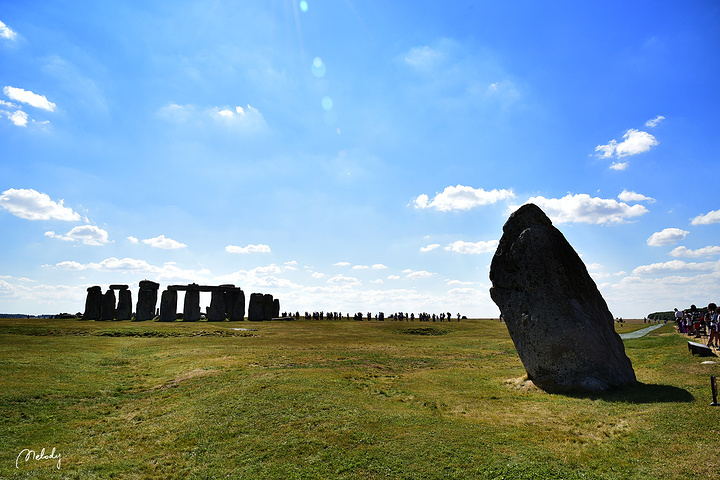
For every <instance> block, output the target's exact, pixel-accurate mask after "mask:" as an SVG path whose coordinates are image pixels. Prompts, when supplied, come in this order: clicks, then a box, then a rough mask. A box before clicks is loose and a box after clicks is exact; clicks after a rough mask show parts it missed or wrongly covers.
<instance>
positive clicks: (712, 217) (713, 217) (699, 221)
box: [690, 210, 720, 225]
mask: <svg viewBox="0 0 720 480" xmlns="http://www.w3.org/2000/svg"><path fill="white" fill-rule="evenodd" d="M713 223H720V210H713V211H711V212H708V213H706V214H705V215H698V216H697V217H695V218H693V219H692V220H691V221H690V225H710V224H713Z"/></svg>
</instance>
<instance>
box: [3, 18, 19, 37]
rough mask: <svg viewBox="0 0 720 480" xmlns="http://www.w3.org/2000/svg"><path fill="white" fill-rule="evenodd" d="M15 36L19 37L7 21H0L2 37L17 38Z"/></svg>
mask: <svg viewBox="0 0 720 480" xmlns="http://www.w3.org/2000/svg"><path fill="white" fill-rule="evenodd" d="M15 37H17V33H15V32H14V31H13V30H12V29H11V28H10V27H8V26H7V25H5V23H3V22H1V21H0V38H6V39H8V40H15Z"/></svg>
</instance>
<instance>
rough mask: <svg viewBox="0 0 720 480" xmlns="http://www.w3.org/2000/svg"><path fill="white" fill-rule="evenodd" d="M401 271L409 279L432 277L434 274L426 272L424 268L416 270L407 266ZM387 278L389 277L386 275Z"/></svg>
mask: <svg viewBox="0 0 720 480" xmlns="http://www.w3.org/2000/svg"><path fill="white" fill-rule="evenodd" d="M402 273H404V274H405V277H406V278H409V279H411V280H416V279H418V278H428V277H432V276H433V275H435V274H434V273H431V272H428V271H426V270H417V271H416V270H411V269H409V268H407V269H405V270H403V272H402ZM388 278H390V277H388Z"/></svg>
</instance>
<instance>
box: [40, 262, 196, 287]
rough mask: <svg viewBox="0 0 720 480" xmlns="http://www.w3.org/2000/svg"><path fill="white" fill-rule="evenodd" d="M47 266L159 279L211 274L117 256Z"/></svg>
mask: <svg viewBox="0 0 720 480" xmlns="http://www.w3.org/2000/svg"><path fill="white" fill-rule="evenodd" d="M43 267H46V268H48V267H49V268H55V269H58V270H75V271H81V270H95V271H101V272H123V273H133V274H139V273H142V274H147V275H154V276H155V278H156V279H157V280H163V279H165V280H168V279H173V280H188V281H193V282H197V281H201V280H204V279H207V278H208V276H209V275H210V271H209V270H207V269H201V270H184V269H181V268H179V267H177V266H176V265H175V263H173V262H167V263H165V264H164V265H163V266H162V267H158V266H154V265H150V264H149V263H148V262H146V261H145V260H138V259H135V258H129V257H126V258H123V259H118V258H116V257H110V258H106V259H105V260H102V261H101V262H97V263H95V262H91V263H85V264H83V263H79V262H76V261H73V260H66V261H63V262H59V263H56V264H55V265H43Z"/></svg>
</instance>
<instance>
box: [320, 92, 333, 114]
mask: <svg viewBox="0 0 720 480" xmlns="http://www.w3.org/2000/svg"><path fill="white" fill-rule="evenodd" d="M320 103H321V104H322V108H323V110H325V111H326V112H329V111H330V110H332V108H333V101H332V98H330V97H328V96H325V97H323V98H322V100H320Z"/></svg>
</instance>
